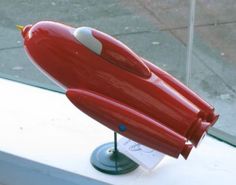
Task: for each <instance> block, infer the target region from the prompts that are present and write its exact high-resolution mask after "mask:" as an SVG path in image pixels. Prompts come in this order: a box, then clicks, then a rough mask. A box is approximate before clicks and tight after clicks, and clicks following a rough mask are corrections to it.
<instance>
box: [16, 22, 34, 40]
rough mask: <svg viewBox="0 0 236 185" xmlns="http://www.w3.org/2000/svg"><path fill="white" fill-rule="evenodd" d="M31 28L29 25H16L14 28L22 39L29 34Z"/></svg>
mask: <svg viewBox="0 0 236 185" xmlns="http://www.w3.org/2000/svg"><path fill="white" fill-rule="evenodd" d="M31 27H32V25H31V24H29V25H26V26H21V25H16V28H17V29H18V30H19V31H21V34H22V37H24V38H25V36H26V34H27V33H28V32H29V30H30V28H31Z"/></svg>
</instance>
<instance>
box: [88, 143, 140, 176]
mask: <svg viewBox="0 0 236 185" xmlns="http://www.w3.org/2000/svg"><path fill="white" fill-rule="evenodd" d="M90 162H91V164H92V165H93V166H94V168H96V169H97V170H99V171H101V172H103V173H107V174H111V175H119V174H126V173H129V172H131V171H133V170H135V169H136V168H137V167H138V164H136V163H135V162H134V161H132V160H131V159H129V158H128V157H126V156H125V155H123V154H122V153H120V152H119V151H116V152H115V150H114V144H113V143H106V144H103V145H101V146H99V147H98V148H96V149H95V150H94V151H93V153H92V156H91V159H90Z"/></svg>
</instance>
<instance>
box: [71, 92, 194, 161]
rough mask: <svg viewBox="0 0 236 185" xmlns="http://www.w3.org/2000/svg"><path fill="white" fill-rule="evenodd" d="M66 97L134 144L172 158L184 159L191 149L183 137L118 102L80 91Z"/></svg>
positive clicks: (93, 93)
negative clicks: (144, 146) (180, 157)
mask: <svg viewBox="0 0 236 185" xmlns="http://www.w3.org/2000/svg"><path fill="white" fill-rule="evenodd" d="M66 95H67V97H68V98H69V99H70V101H71V102H72V103H73V104H74V105H75V106H76V107H77V108H79V109H80V110H81V111H83V112H84V113H86V114H87V115H89V116H90V117H92V118H94V119H96V120H98V121H99V122H100V123H102V124H104V125H105V126H107V127H108V128H110V129H112V130H114V131H116V132H118V133H120V134H122V135H124V136H125V137H127V138H130V139H132V140H134V141H136V142H138V143H141V144H143V145H146V146H148V147H150V148H153V149H155V150H158V151H160V152H162V153H165V154H167V155H170V156H173V157H176V158H177V157H178V156H179V155H180V154H181V155H183V156H184V158H187V156H188V154H189V152H190V150H191V147H190V146H189V145H187V144H186V141H187V139H186V138H185V137H183V136H181V135H180V134H178V133H176V132H174V131H173V130H171V129H169V128H167V127H165V126H164V125H163V124H161V123H159V122H157V121H155V120H153V119H151V118H150V117H148V116H146V115H144V114H142V113H141V112H138V111H136V110H135V109H133V108H131V107H128V106H127V105H125V104H122V103H121V102H118V101H116V100H113V99H111V98H109V97H106V96H103V95H100V94H97V93H95V92H91V91H87V90H82V89H69V90H68V91H67V92H66Z"/></svg>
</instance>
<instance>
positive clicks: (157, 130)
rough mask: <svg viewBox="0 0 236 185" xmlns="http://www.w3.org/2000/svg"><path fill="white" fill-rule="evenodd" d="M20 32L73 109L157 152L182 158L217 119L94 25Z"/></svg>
mask: <svg viewBox="0 0 236 185" xmlns="http://www.w3.org/2000/svg"><path fill="white" fill-rule="evenodd" d="M22 35H23V37H24V46H25V49H26V52H27V53H28V55H29V57H30V58H31V59H32V61H33V62H34V63H35V64H36V65H37V66H38V67H39V68H40V69H41V70H43V72H44V73H45V74H47V75H48V76H50V77H52V79H53V80H54V81H56V82H57V83H59V84H60V85H61V86H63V87H64V88H65V89H66V91H67V92H66V95H67V97H68V98H69V99H70V101H71V102H72V103H73V104H74V105H75V106H76V107H77V108H79V109H80V110H81V111H83V112H84V113H86V114H87V115H89V116H91V117H92V118H94V119H96V120H97V121H99V122H100V123H102V124H104V125H106V126H107V127H109V128H110V129H112V130H114V131H116V132H118V133H120V134H122V135H124V136H126V137H128V138H130V139H132V140H135V141H137V142H139V143H142V144H144V145H146V146H149V147H151V148H153V149H156V150H159V151H160V152H163V153H165V154H168V155H170V156H173V157H176V158H177V157H178V156H179V155H180V154H181V155H182V156H183V157H184V158H187V157H188V155H189V152H190V151H191V149H192V145H193V146H197V145H198V143H199V142H200V140H201V138H202V137H203V136H204V134H205V133H206V131H207V129H208V128H209V127H210V126H212V125H213V124H214V123H215V122H216V120H217V118H218V115H217V114H215V113H214V108H213V107H212V106H211V105H209V104H208V103H207V102H205V101H204V100H203V99H201V98H200V97H199V96H198V95H197V94H195V93H194V92H193V91H191V90H190V89H189V88H187V87H186V86H185V85H184V84H182V83H181V82H179V81H178V80H177V79H175V78H174V77H172V76H171V75H170V74H168V73H167V72H165V71H163V70H162V69H160V68H158V67H157V66H155V65H153V64H151V63H150V62H149V61H147V60H145V59H143V58H141V57H139V56H138V55H137V54H135V53H134V52H133V51H132V50H131V49H129V48H128V47H127V46H125V45H124V44H123V43H121V42H120V41H118V40H116V39H114V38H112V37H111V36H109V35H107V34H105V33H102V32H100V31H98V30H95V29H92V28H88V27H81V28H73V27H70V26H66V25H63V24H60V23H55V22H48V21H42V22H39V23H37V24H35V25H33V26H31V25H29V26H26V27H25V28H24V30H23V31H22ZM188 141H191V142H192V145H191V144H189V143H187V142H188Z"/></svg>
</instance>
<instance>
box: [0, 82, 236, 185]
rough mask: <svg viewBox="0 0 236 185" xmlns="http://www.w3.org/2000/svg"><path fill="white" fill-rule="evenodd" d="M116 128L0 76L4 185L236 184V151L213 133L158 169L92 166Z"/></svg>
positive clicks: (0, 150)
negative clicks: (115, 172) (105, 170)
mask: <svg viewBox="0 0 236 185" xmlns="http://www.w3.org/2000/svg"><path fill="white" fill-rule="evenodd" d="M112 137H113V132H112V131H110V130H109V129H107V128H106V127H104V126H102V125H101V124H99V123H98V122H96V121H94V120H93V119H91V118H89V117H88V116H86V115H85V114H83V113H82V112H80V111H79V110H78V109H76V108H75V107H74V106H73V105H72V104H71V103H70V102H69V100H68V99H67V98H66V97H65V96H64V95H63V94H59V93H55V92H51V91H47V90H43V89H40V88H35V87H31V86H27V85H23V84H20V83H16V82H12V81H8V80H3V79H0V184H1V183H2V184H4V185H23V184H24V185H25V184H27V185H31V184H32V185H38V184H44V185H46V184H50V185H54V184H57V185H60V184H63V185H67V184H68V185H70V184H73V185H76V184H83V185H84V184H85V185H86V184H104V182H106V183H110V184H119V185H124V184H126V185H141V184H148V185H152V184H155V185H156V184H158V185H170V184H181V185H184V184H186V185H199V184H201V185H204V184H206V185H209V184H214V185H222V184H234V183H235V174H236V158H235V156H236V149H235V148H234V147H232V146H230V145H227V144H225V143H222V142H220V141H218V140H215V139H213V138H211V137H209V136H207V137H206V138H205V139H204V140H203V142H202V143H201V145H200V146H199V148H198V149H197V150H193V151H192V152H191V154H190V157H189V159H188V160H187V161H185V160H184V159H182V158H181V157H180V158H179V159H178V160H176V159H174V158H170V157H166V158H165V159H164V160H163V161H162V162H161V164H160V165H159V166H158V167H156V168H155V169H154V170H153V171H152V172H147V171H145V170H144V169H142V168H140V167H139V168H138V169H137V170H135V171H134V172H132V173H129V174H126V175H121V176H112V175H105V174H102V173H100V172H98V171H96V170H95V169H94V168H93V167H92V166H91V164H90V162H89V160H90V155H91V153H92V151H93V150H94V149H95V148H96V147H97V146H99V145H100V144H103V143H106V142H110V141H111V140H112Z"/></svg>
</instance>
